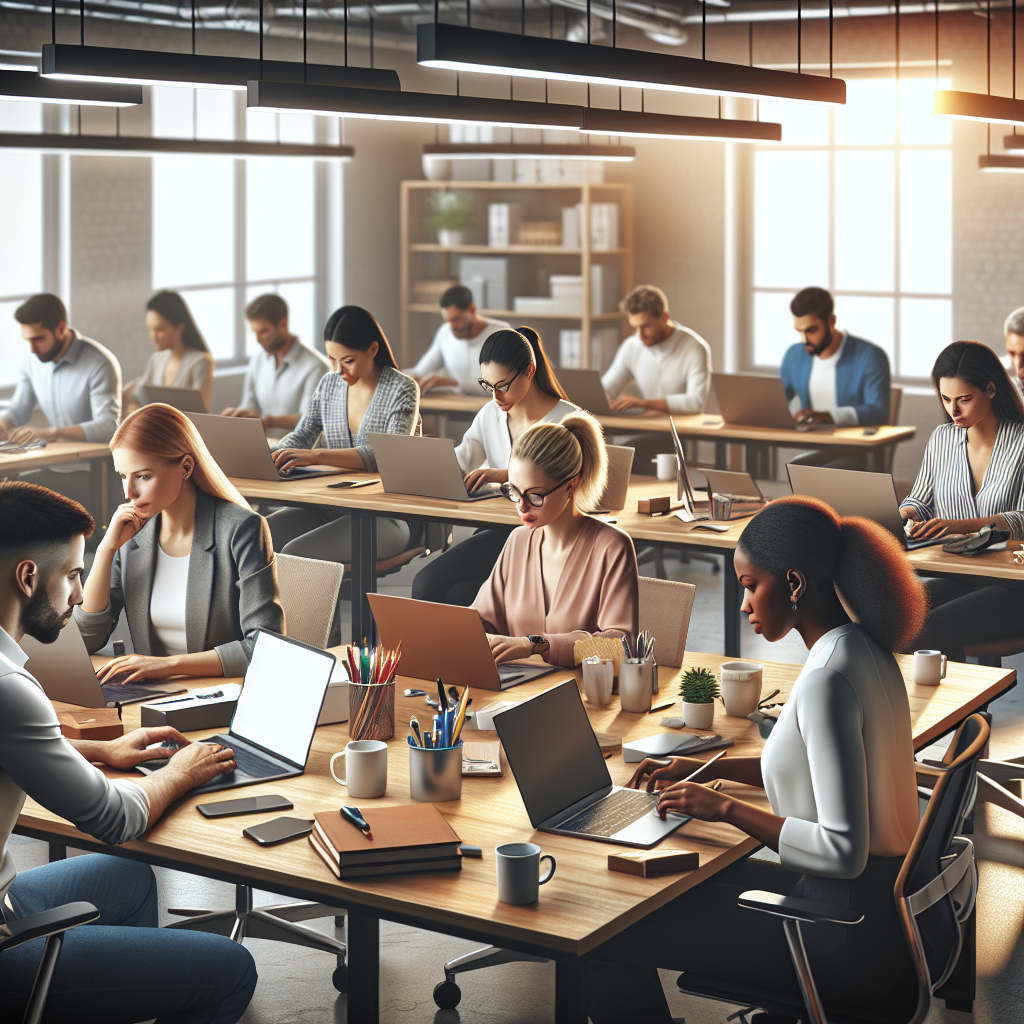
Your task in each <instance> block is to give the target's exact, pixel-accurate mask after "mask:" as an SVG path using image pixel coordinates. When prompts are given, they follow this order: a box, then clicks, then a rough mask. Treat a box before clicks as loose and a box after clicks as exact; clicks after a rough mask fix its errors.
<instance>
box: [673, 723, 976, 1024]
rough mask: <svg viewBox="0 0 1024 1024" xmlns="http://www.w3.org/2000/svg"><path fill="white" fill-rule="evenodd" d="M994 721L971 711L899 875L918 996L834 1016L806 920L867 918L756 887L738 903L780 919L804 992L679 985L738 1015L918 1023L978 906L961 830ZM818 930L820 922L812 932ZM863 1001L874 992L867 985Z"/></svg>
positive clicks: (970, 852)
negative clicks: (822, 992) (735, 1007)
mask: <svg viewBox="0 0 1024 1024" xmlns="http://www.w3.org/2000/svg"><path fill="white" fill-rule="evenodd" d="M989 733H990V727H989V724H988V722H987V721H985V719H984V718H983V717H982V716H981V715H977V714H975V715H971V717H970V718H968V719H967V720H966V721H965V722H964V723H963V724H962V725H961V726H960V728H959V729H957V731H956V735H955V736H954V737H953V741H952V742H951V743H950V745H949V749H948V750H947V751H946V754H945V756H944V757H943V759H942V762H941V763H940V765H941V767H940V769H939V771H938V774H937V776H936V778H935V785H934V788H933V789H932V790H931V795H930V798H929V800H928V806H927V807H926V809H925V812H924V816H923V818H922V819H921V823H920V825H919V826H918V830H917V834H916V835H915V837H914V842H913V843H912V844H911V847H910V851H909V852H908V853H907V856H906V858H905V859H904V861H903V867H902V868H901V869H900V873H899V877H898V878H897V880H896V886H895V899H896V909H897V913H898V915H899V919H900V924H901V926H902V929H903V936H904V939H905V940H906V943H907V949H908V951H909V953H910V958H911V961H912V963H913V966H914V975H915V980H916V988H917V992H916V995H915V994H914V993H912V992H910V990H909V986H908V991H907V993H906V998H903V999H902V1000H900V997H897V1001H896V1003H895V1004H891V1003H890V1004H886V1005H879V1004H878V1003H877V1002H874V1003H869V1002H865V1004H864V1005H856V1006H835V1005H833V1006H831V1007H830V1013H831V1017H826V1016H825V1008H824V1006H823V1005H822V1001H821V997H820V996H819V995H818V991H817V988H816V986H815V983H814V975H813V972H812V971H811V967H810V964H809V962H808V959H807V950H806V947H805V945H804V937H803V932H802V929H801V925H804V924H807V925H813V924H817V923H820V922H823V921H831V922H834V923H836V924H843V925H848V926H851V927H855V926H856V925H858V924H860V922H861V921H862V920H863V917H862V916H861V915H859V914H857V913H851V912H849V911H847V910H844V909H841V908H837V907H832V906H829V905H828V904H824V903H815V902H812V901H810V900H802V899H796V898H794V897H791V896H781V895H779V894H778V893H771V892H763V891H760V890H756V889H754V890H751V891H749V892H744V893H741V894H740V896H739V899H738V902H739V905H740V906H741V907H746V908H748V909H750V910H755V911H760V912H762V913H767V914H775V915H776V916H778V917H781V918H783V928H784V930H785V935H786V941H787V943H788V945H789V951H790V955H791V956H792V959H793V967H794V969H795V971H796V976H797V981H798V983H799V987H800V992H801V996H802V998H801V997H798V996H796V995H795V994H794V995H792V996H789V995H785V994H780V993H778V992H773V993H765V992H761V991H758V990H757V989H753V988H751V989H745V988H744V987H743V985H742V983H736V982H735V981H733V980H732V979H726V978H718V977H712V976H705V975H698V974H681V975H680V976H679V980H678V985H679V990H680V991H681V992H683V993H685V994H687V995H695V996H701V997H703V998H708V999H716V1000H719V1001H721V1002H727V1003H732V1004H736V1003H739V1004H741V1005H743V1006H746V1007H747V1009H745V1010H743V1011H742V1012H741V1013H740V1014H737V1015H736V1016H737V1017H738V1018H739V1019H740V1020H741V1021H743V1022H744V1024H746V1019H747V1015H748V1014H750V1013H751V1012H752V1011H753V1010H754V1009H755V1008H757V1007H760V1008H762V1009H765V1010H767V1011H769V1013H777V1014H785V1015H787V1016H791V1017H799V1018H800V1019H801V1020H803V1021H806V1022H807V1024H829V1021H831V1022H832V1024H865V1022H871V1024H921V1022H922V1021H923V1020H924V1018H925V1017H926V1016H927V1014H928V1010H929V1007H930V1004H931V997H932V994H933V993H934V992H935V991H936V990H937V989H939V988H940V987H941V986H942V985H943V984H944V983H945V982H946V981H947V980H948V978H949V976H950V975H951V974H952V973H953V969H954V968H955V967H956V963H957V959H958V958H959V956H960V950H961V948H962V945H963V925H964V922H965V921H966V920H967V919H968V918H969V917H970V916H971V914H972V913H973V912H974V903H975V899H976V897H977V892H978V869H977V865H976V863H975V860H974V846H973V844H972V843H971V841H970V840H969V839H967V838H966V837H964V836H962V835H960V832H961V829H962V825H963V820H964V817H965V816H966V815H967V814H968V813H969V811H970V809H971V806H972V804H973V800H974V793H975V789H976V779H977V774H976V772H977V765H978V760H979V758H980V757H981V753H982V751H983V750H984V749H985V745H986V744H987V743H988V739H989ZM811 934H812V935H813V929H812V931H811ZM864 994H865V999H866V1000H868V999H870V998H871V997H872V996H873V994H874V993H873V992H872V989H871V986H870V984H865V986H864Z"/></svg>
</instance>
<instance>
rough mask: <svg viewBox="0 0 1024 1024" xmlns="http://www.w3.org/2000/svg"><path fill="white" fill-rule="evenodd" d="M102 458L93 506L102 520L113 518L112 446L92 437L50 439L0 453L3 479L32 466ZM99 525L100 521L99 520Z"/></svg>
mask: <svg viewBox="0 0 1024 1024" xmlns="http://www.w3.org/2000/svg"><path fill="white" fill-rule="evenodd" d="M91 459H99V460H100V472H99V478H98V480H97V481H96V487H95V488H94V490H96V491H97V493H96V495H95V498H96V504H95V505H94V506H93V507H94V508H98V509H99V510H100V515H101V517H102V518H103V522H104V523H107V522H109V521H110V513H111V509H110V499H109V497H108V495H109V493H110V465H111V462H110V446H109V445H105V444H94V443H93V442H91V441H50V442H49V443H48V444H47V445H46V447H45V448H31V449H29V450H28V451H27V452H23V453H21V454H18V455H5V454H0V480H9V479H12V478H14V477H16V476H17V475H18V474H19V473H24V472H25V471H26V470H30V469H42V468H43V467H44V466H54V465H58V464H60V463H66V462H80V461H86V460H91ZM97 525H99V524H97Z"/></svg>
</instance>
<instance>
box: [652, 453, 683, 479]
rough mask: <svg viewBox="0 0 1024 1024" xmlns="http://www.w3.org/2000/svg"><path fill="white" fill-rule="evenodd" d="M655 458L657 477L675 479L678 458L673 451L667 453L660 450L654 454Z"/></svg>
mask: <svg viewBox="0 0 1024 1024" xmlns="http://www.w3.org/2000/svg"><path fill="white" fill-rule="evenodd" d="M655 459H656V461H657V463H658V470H657V472H658V479H659V480H675V478H676V472H677V471H678V469H679V460H678V459H677V458H676V455H675V452H669V453H668V454H667V455H666V454H665V453H664V452H661V453H659V454H658V455H656V456H655Z"/></svg>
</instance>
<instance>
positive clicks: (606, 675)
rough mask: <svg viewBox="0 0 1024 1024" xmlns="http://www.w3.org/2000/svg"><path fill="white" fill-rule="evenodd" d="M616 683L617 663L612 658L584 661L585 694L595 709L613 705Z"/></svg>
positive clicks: (592, 658)
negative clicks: (613, 687) (613, 685)
mask: <svg viewBox="0 0 1024 1024" xmlns="http://www.w3.org/2000/svg"><path fill="white" fill-rule="evenodd" d="M614 682H615V662H613V661H612V660H611V658H598V657H596V656H595V657H591V658H584V659H583V692H584V693H585V694H586V695H587V700H588V701H590V703H591V704H593V705H594V707H598V708H603V707H606V706H607V705H608V704H610V703H611V700H612V684H613V683H614Z"/></svg>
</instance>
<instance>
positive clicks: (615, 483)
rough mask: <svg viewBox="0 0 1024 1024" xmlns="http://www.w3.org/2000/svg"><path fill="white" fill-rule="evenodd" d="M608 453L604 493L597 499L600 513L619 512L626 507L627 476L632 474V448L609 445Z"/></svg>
mask: <svg viewBox="0 0 1024 1024" xmlns="http://www.w3.org/2000/svg"><path fill="white" fill-rule="evenodd" d="M606 449H607V452H608V482H607V483H606V484H605V487H604V492H603V493H602V495H601V497H600V498H599V499H598V502H597V507H598V509H599V510H601V511H607V512H621V511H622V509H624V508H625V507H626V491H627V490H628V489H629V476H630V474H631V473H632V472H633V454H634V450H633V449H632V448H625V447H623V446H621V445H617V444H610V445H607V446H606Z"/></svg>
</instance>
